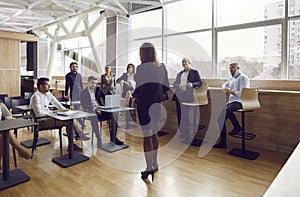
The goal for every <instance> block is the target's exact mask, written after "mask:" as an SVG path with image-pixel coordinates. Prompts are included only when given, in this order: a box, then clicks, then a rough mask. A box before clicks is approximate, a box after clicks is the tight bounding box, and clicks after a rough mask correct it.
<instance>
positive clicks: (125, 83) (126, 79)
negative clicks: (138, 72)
mask: <svg viewBox="0 0 300 197" xmlns="http://www.w3.org/2000/svg"><path fill="white" fill-rule="evenodd" d="M126 70H127V72H126V73H123V75H122V76H121V77H119V78H118V79H117V83H120V84H122V88H123V89H122V98H125V97H126V94H127V92H128V91H131V92H133V90H134V89H135V79H134V65H133V64H131V63H129V64H128V65H127V68H126Z"/></svg>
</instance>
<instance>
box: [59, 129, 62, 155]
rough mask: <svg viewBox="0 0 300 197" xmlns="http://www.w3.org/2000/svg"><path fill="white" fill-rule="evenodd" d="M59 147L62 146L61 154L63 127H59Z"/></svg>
mask: <svg viewBox="0 0 300 197" xmlns="http://www.w3.org/2000/svg"><path fill="white" fill-rule="evenodd" d="M59 148H60V155H62V131H61V128H60V129H59Z"/></svg>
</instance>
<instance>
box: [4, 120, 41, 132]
mask: <svg viewBox="0 0 300 197" xmlns="http://www.w3.org/2000/svg"><path fill="white" fill-rule="evenodd" d="M35 125H38V123H35V122H32V121H30V120H26V119H22V118H18V119H10V120H3V121H1V124H0V131H7V130H11V129H19V128H23V127H30V126H35Z"/></svg>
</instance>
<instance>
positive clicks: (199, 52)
mask: <svg viewBox="0 0 300 197" xmlns="http://www.w3.org/2000/svg"><path fill="white" fill-rule="evenodd" d="M166 39H167V69H168V72H169V77H170V78H175V77H176V75H177V73H178V72H179V71H180V70H182V66H181V61H182V58H184V57H187V58H188V59H189V60H190V62H191V68H194V69H196V70H198V72H199V73H200V75H201V77H203V78H211V77H212V60H211V51H212V48H211V31H208V32H199V33H191V34H184V35H176V36H169V37H167V38H166ZM191 49H192V50H191Z"/></svg>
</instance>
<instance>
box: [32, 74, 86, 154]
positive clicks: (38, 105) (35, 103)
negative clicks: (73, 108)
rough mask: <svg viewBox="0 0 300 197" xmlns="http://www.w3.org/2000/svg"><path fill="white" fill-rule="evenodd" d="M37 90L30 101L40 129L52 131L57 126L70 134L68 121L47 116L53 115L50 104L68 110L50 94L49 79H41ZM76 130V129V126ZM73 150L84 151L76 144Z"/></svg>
mask: <svg viewBox="0 0 300 197" xmlns="http://www.w3.org/2000/svg"><path fill="white" fill-rule="evenodd" d="M37 88H38V90H37V91H36V92H35V93H34V94H33V95H32V97H31V99H30V106H31V108H32V109H33V111H34V113H35V115H36V117H38V123H39V128H43V129H47V128H49V129H51V128H54V127H57V126H66V131H67V132H68V131H69V129H68V123H67V122H66V121H60V120H55V119H53V118H51V117H48V116H47V114H49V113H51V111H50V110H49V103H51V104H52V105H54V106H55V107H56V108H57V109H58V110H65V109H66V108H65V107H64V106H62V104H61V103H60V102H59V101H58V100H57V99H56V98H55V97H54V96H53V94H52V93H51V92H50V85H49V79H48V78H44V77H42V78H39V79H38V82H37ZM74 128H75V129H76V127H75V126H74ZM73 149H74V150H76V151H82V148H80V147H78V146H77V145H76V144H74V146H73Z"/></svg>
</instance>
